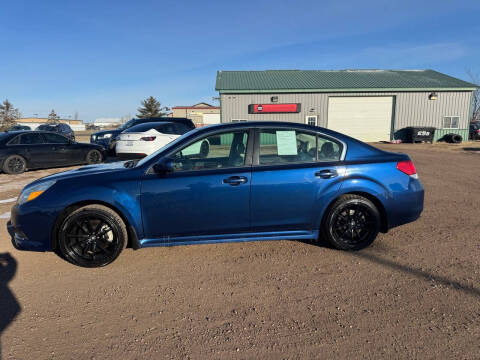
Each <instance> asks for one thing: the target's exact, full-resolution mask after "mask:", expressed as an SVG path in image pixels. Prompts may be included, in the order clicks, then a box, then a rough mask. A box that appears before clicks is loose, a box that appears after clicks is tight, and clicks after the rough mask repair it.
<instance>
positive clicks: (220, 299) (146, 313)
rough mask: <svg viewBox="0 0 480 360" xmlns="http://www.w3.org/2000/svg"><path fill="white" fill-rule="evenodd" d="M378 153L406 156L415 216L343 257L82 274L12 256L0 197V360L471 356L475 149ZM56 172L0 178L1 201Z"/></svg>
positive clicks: (479, 324)
mask: <svg viewBox="0 0 480 360" xmlns="http://www.w3.org/2000/svg"><path fill="white" fill-rule="evenodd" d="M379 146H380V147H381V148H384V149H388V150H393V151H402V152H406V153H408V154H409V155H410V156H411V157H412V159H413V160H414V162H415V165H416V166H417V170H418V173H419V176H420V179H421V181H422V183H423V185H424V187H425V191H426V199H425V210H424V213H423V216H422V217H421V218H420V219H419V220H418V221H416V222H415V223H412V224H408V225H405V226H402V227H399V228H396V229H393V230H391V231H390V232H389V233H388V234H382V235H380V236H379V238H378V239H377V240H376V242H375V243H374V244H373V245H372V246H371V247H370V248H368V249H365V250H363V251H359V252H354V253H351V252H341V251H336V250H333V249H330V248H328V247H325V246H317V245H314V244H309V243H303V242H295V241H278V242H274V241H271V242H256V243H255V242H253V243H235V244H219V245H192V246H181V247H171V248H153V249H142V250H139V251H133V250H131V249H127V250H126V251H125V252H124V253H123V254H122V255H121V256H120V258H119V259H118V260H116V261H115V262H114V263H113V264H111V265H109V266H107V267H105V268H102V269H83V268H79V267H74V266H72V265H70V264H68V263H66V262H65V261H63V260H61V259H60V258H58V257H57V256H56V255H54V254H51V253H32V252H20V251H16V250H15V249H13V247H12V246H11V244H10V242H9V237H8V236H7V232H6V230H5V224H6V221H7V219H8V211H9V210H10V207H11V206H12V204H13V202H0V336H1V338H0V340H1V345H2V348H1V351H2V356H3V357H2V358H4V359H161V358H192V359H198V358H208V359H216V358H221V359H235V358H238V359H244V358H250V359H252V358H253V359H280V358H282V359H287V358H324V359H332V358H354V359H361V358H365V359H367V358H377V359H387V358H390V359H397V358H401V359H479V358H480V180H479V178H480V143H478V142H477V143H475V144H467V145H465V144H464V145H433V146H432V145H426V144H418V145H407V144H400V145H387V144H385V145H379ZM59 170H60V169H54V170H41V171H32V172H28V173H25V174H23V175H21V176H16V177H11V176H8V175H3V174H2V175H0V199H2V200H10V199H13V198H15V197H16V196H17V195H18V193H19V191H20V190H21V188H22V187H23V186H24V185H25V184H26V183H28V182H30V181H32V180H33V179H35V178H38V177H41V176H45V175H47V174H49V173H54V172H57V171H59ZM11 201H14V200H11ZM7 254H9V255H7ZM9 256H10V258H9ZM13 317H14V319H13V320H12V318H13Z"/></svg>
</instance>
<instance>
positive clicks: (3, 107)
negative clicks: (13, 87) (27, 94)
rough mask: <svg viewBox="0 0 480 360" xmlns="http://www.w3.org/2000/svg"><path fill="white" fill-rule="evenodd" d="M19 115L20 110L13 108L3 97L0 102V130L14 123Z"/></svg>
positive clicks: (4, 129)
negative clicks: (0, 102) (2, 100)
mask: <svg viewBox="0 0 480 360" xmlns="http://www.w3.org/2000/svg"><path fill="white" fill-rule="evenodd" d="M20 116H21V114H20V111H18V109H17V108H14V107H13V105H12V103H11V102H10V101H8V99H5V101H4V102H3V103H2V104H0V131H6V130H8V129H9V128H10V127H11V126H13V125H15V124H16V120H18V119H20Z"/></svg>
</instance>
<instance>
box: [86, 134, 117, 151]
mask: <svg viewBox="0 0 480 360" xmlns="http://www.w3.org/2000/svg"><path fill="white" fill-rule="evenodd" d="M90 143H91V144H95V145H100V146H102V147H103V148H104V149H105V151H107V152H108V153H109V154H110V153H112V152H115V144H116V143H117V141H116V140H115V139H114V138H108V139H103V138H102V139H95V140H94V139H93V137H91V138H90Z"/></svg>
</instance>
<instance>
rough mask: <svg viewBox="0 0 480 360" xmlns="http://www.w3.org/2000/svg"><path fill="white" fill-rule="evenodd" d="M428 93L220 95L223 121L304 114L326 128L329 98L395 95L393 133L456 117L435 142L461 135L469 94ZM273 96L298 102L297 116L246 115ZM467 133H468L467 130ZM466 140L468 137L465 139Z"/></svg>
mask: <svg viewBox="0 0 480 360" xmlns="http://www.w3.org/2000/svg"><path fill="white" fill-rule="evenodd" d="M430 93H431V92H398V93H397V92H388V93H387V92H385V93H383V92H368V93H366V92H365V93H350V92H348V93H283V94H221V95H220V96H221V104H222V108H221V112H222V113H221V116H222V122H231V120H232V119H234V120H272V121H294V122H301V123H304V122H305V118H306V116H307V115H310V116H312V115H317V116H318V125H319V126H322V127H328V98H329V97H330V96H394V112H393V113H394V115H393V117H394V123H393V129H394V132H395V133H396V134H397V135H398V134H399V133H398V130H400V129H403V128H405V127H407V126H428V127H435V128H437V129H441V128H442V126H443V123H442V122H443V117H444V116H451V115H455V116H459V118H460V119H459V129H458V130H448V131H444V130H439V131H436V136H435V138H436V139H438V138H440V137H441V136H443V135H444V134H445V133H452V132H458V133H460V134H462V135H463V134H464V133H465V130H466V129H468V123H469V114H470V105H471V96H472V92H471V91H462V92H441V91H437V92H436V93H437V94H438V99H437V100H429V99H428V96H429V94H430ZM272 96H278V103H300V104H301V112H300V113H293V114H292V113H290V114H249V113H248V105H249V104H269V103H271V101H270V98H271V97H272ZM467 133H468V131H467ZM464 138H465V139H466V138H468V137H464Z"/></svg>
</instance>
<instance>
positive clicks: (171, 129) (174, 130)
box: [124, 122, 185, 135]
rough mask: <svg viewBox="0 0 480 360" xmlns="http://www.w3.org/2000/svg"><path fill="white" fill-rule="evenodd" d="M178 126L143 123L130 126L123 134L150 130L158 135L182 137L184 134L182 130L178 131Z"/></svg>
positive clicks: (163, 123) (162, 123)
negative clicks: (155, 131)
mask: <svg viewBox="0 0 480 360" xmlns="http://www.w3.org/2000/svg"><path fill="white" fill-rule="evenodd" d="M177 125H178V124H174V123H171V122H151V123H144V124H139V125H135V126H132V127H131V128H129V129H127V130H125V131H124V132H125V133H131V132H145V131H148V130H150V129H155V130H157V131H158V132H159V133H162V134H173V135H182V134H184V133H185V132H182V129H179V126H177Z"/></svg>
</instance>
